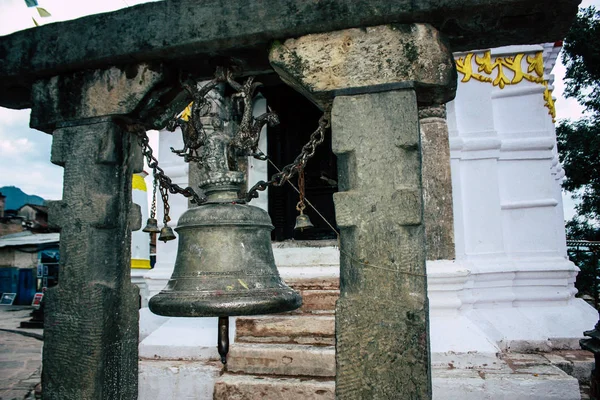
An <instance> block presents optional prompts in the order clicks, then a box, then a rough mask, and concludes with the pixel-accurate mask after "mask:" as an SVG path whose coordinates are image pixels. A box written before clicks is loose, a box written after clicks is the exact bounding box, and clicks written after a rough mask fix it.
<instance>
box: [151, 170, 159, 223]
mask: <svg viewBox="0 0 600 400" xmlns="http://www.w3.org/2000/svg"><path fill="white" fill-rule="evenodd" d="M154 175H155V174H154V173H153V174H152V176H154ZM157 186H158V180H157V179H156V178H154V179H153V180H152V207H150V218H152V219H156V187H157Z"/></svg>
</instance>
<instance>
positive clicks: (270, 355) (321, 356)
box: [227, 343, 335, 377]
mask: <svg viewBox="0 0 600 400" xmlns="http://www.w3.org/2000/svg"><path fill="white" fill-rule="evenodd" d="M227 370H228V371H229V372H235V373H245V374H257V375H279V376H292V377H293V376H303V377H307V376H310V377H334V376H335V348H334V347H333V346H308V345H289V344H246V343H235V344H233V345H231V349H230V351H229V355H228V356H227Z"/></svg>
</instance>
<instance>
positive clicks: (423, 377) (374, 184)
mask: <svg viewBox="0 0 600 400" xmlns="http://www.w3.org/2000/svg"><path fill="white" fill-rule="evenodd" d="M270 60H271V63H272V65H273V67H274V68H275V70H276V71H277V72H278V73H279V74H280V76H281V77H282V79H283V80H284V81H286V82H287V83H289V84H290V85H292V86H293V87H294V88H296V89H297V90H299V91H300V92H301V93H304V94H305V95H306V96H307V97H308V98H310V99H311V100H312V101H313V102H315V103H316V104H318V105H319V106H320V107H322V108H326V107H328V106H329V104H332V112H331V113H332V115H331V123H332V142H333V143H332V144H333V151H334V153H336V155H337V157H338V182H339V189H340V192H339V193H336V194H334V202H335V211H336V221H337V224H338V227H339V228H340V231H341V244H340V252H341V259H340V289H341V294H340V299H339V301H338V303H337V306H336V350H337V354H336V362H337V376H336V394H337V398H339V399H384V398H389V399H392V398H393V399H409V398H412V399H430V398H431V373H430V363H429V318H428V301H427V283H426V276H425V231H424V223H423V186H422V184H421V179H422V176H421V157H422V156H421V147H420V135H419V119H418V110H417V102H419V103H421V104H423V105H428V104H435V103H438V104H439V103H444V102H446V101H449V100H451V99H452V98H453V97H454V94H455V90H456V71H455V67H454V61H453V58H452V54H451V51H450V49H449V48H448V47H447V46H446V44H445V41H444V39H443V38H442V37H441V36H440V34H439V33H438V32H437V31H436V30H435V29H434V28H432V27H431V26H429V25H424V24H410V25H394V26H389V25H387V26H378V27H371V28H366V29H348V30H343V31H337V32H331V33H327V34H318V35H308V36H304V37H300V38H298V39H290V40H287V41H285V42H284V43H282V44H277V45H275V46H273V48H272V50H271V53H270Z"/></svg>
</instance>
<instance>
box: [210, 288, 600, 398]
mask: <svg viewBox="0 0 600 400" xmlns="http://www.w3.org/2000/svg"><path fill="white" fill-rule="evenodd" d="M286 282H287V283H288V284H289V285H290V286H291V287H293V288H294V289H296V290H298V291H300V293H301V294H302V297H303V301H304V303H303V306H302V307H301V308H300V309H299V310H296V311H293V312H289V313H284V314H276V315H268V316H255V317H238V318H237V320H236V333H235V342H234V343H233V344H232V345H231V349H230V352H229V356H228V363H227V368H226V372H225V373H224V374H223V375H221V376H220V377H219V378H218V379H217V380H216V382H215V388H214V397H213V399H214V400H259V399H260V400H329V399H332V400H333V399H335V301H336V300H337V298H338V296H339V280H338V279H337V278H311V279H298V278H296V279H289V278H288V279H286ZM580 352H581V351H572V350H571V351H566V353H565V354H562V353H560V352H552V353H539V354H521V353H510V352H508V353H500V354H497V355H495V354H491V355H485V354H454V353H446V354H432V376H433V395H434V396H433V397H434V400H455V399H461V400H481V399H511V400H532V399H534V400H579V399H580V397H579V396H580V395H579V385H578V380H577V379H576V378H579V379H580V383H582V384H585V382H584V381H585V377H588V376H589V371H590V370H591V367H592V365H593V357H592V356H590V355H589V354H587V355H586V354H583V353H582V354H579V353H580ZM574 376H575V377H574Z"/></svg>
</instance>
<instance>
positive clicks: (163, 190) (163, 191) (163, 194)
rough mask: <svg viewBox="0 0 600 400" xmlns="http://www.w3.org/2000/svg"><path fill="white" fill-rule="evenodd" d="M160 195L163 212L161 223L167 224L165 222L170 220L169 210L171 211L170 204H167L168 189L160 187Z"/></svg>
mask: <svg viewBox="0 0 600 400" xmlns="http://www.w3.org/2000/svg"><path fill="white" fill-rule="evenodd" d="M160 196H161V197H162V202H163V207H164V211H165V212H164V213H163V223H164V224H165V225H167V223H168V222H169V221H170V220H171V217H169V211H171V206H170V205H169V191H168V190H167V188H165V187H162V186H161V187H160Z"/></svg>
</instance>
